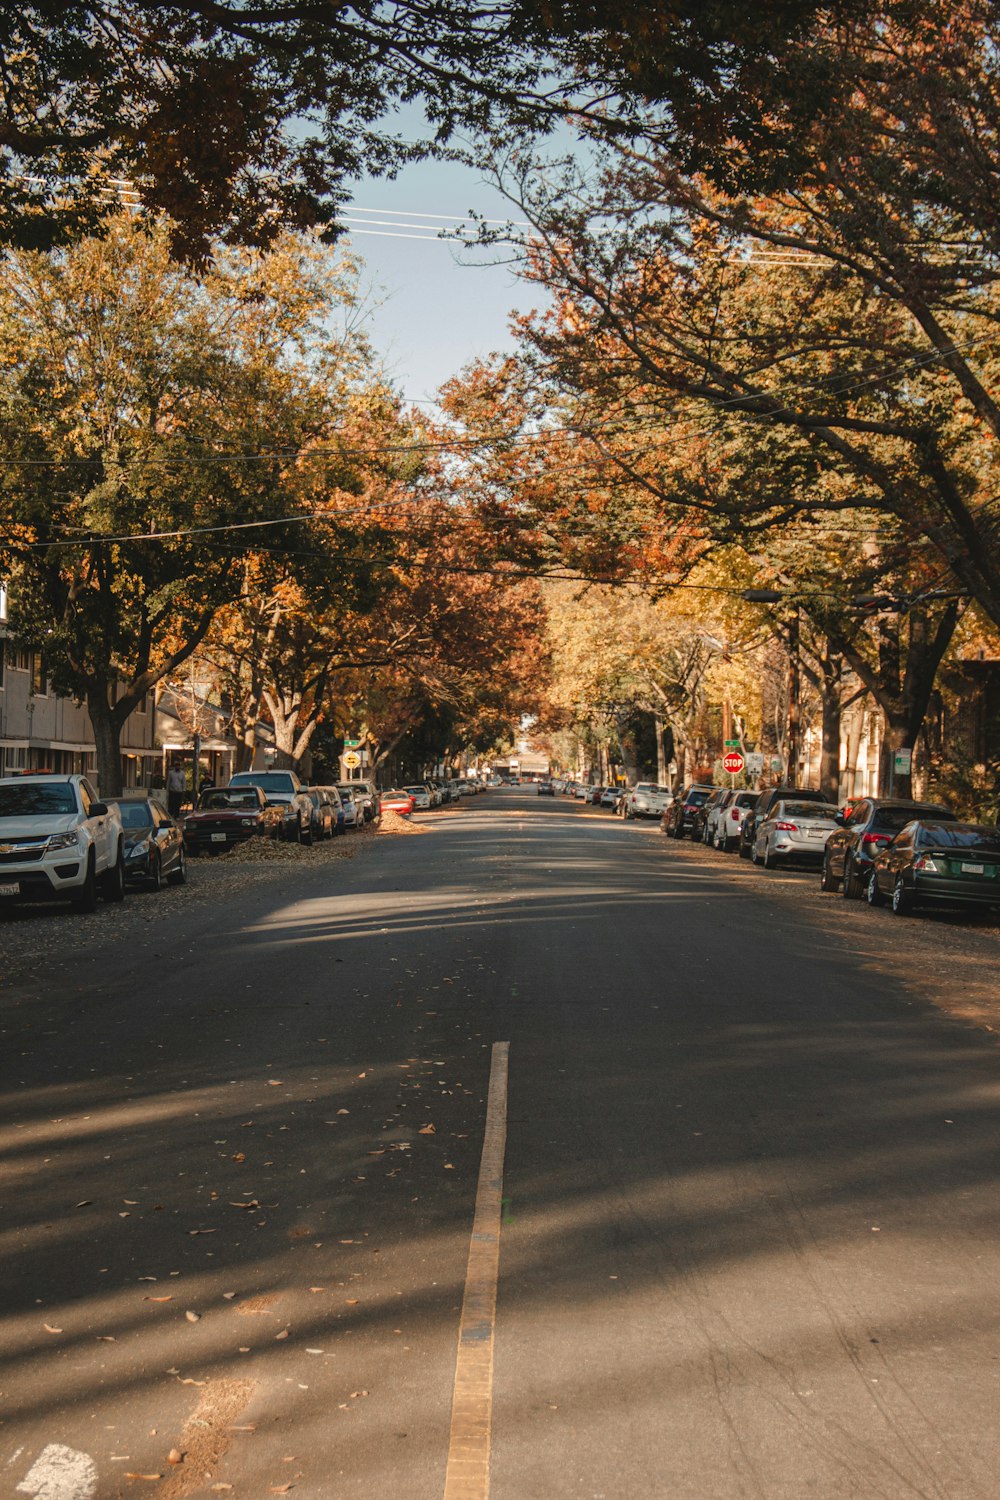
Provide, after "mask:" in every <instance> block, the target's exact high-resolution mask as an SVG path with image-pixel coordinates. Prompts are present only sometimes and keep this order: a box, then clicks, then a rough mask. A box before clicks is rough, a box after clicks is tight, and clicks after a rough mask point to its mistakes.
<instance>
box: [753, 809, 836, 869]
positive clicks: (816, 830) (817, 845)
mask: <svg viewBox="0 0 1000 1500" xmlns="http://www.w3.org/2000/svg"><path fill="white" fill-rule="evenodd" d="M836 816H837V809H836V808H835V807H834V806H832V804H829V803H825V802H796V801H794V800H793V799H792V798H789V800H788V801H787V802H776V803H775V804H774V806H773V807H772V808H771V811H770V812H769V813H768V815H767V817H766V818H765V819H764V820H763V822H761V823H760V824H759V825H758V826H757V828H756V830H755V831H754V840H753V846H752V848H751V852H750V858H751V859H752V860H753V863H754V864H755V865H759V864H763V866H764V868H765V870H773V869H774V867H775V865H777V864H778V863H779V862H782V863H783V862H784V861H786V860H790V859H815V860H821V859H822V858H823V850H824V849H825V848H826V841H827V839H828V838H829V837H830V835H831V833H833V831H834V829H835V828H836V827H837V826H838V824H837V822H836Z"/></svg>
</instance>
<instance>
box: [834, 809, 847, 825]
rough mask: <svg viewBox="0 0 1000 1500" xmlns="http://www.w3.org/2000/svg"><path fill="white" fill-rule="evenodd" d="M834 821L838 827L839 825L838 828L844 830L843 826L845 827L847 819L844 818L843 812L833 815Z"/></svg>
mask: <svg viewBox="0 0 1000 1500" xmlns="http://www.w3.org/2000/svg"><path fill="white" fill-rule="evenodd" d="M833 821H834V822H835V823H836V825H837V827H838V828H843V826H844V824H845V822H846V821H847V819H846V818H845V817H844V814H843V813H842V812H838V813H834V815H833Z"/></svg>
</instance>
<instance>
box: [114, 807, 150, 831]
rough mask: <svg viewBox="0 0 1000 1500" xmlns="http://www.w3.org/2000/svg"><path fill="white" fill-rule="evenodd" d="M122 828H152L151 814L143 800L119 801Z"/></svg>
mask: <svg viewBox="0 0 1000 1500" xmlns="http://www.w3.org/2000/svg"><path fill="white" fill-rule="evenodd" d="M118 811H119V812H120V813H121V815H122V827H123V828H152V826H153V814H152V813H151V812H150V810H149V808H148V807H147V806H146V804H145V802H119V804H118Z"/></svg>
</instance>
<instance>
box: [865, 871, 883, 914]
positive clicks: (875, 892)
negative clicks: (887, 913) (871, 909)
mask: <svg viewBox="0 0 1000 1500" xmlns="http://www.w3.org/2000/svg"><path fill="white" fill-rule="evenodd" d="M865 900H866V901H867V902H868V905H869V906H884V905H885V897H884V896H883V894H882V892H881V891H880V890H879V886H878V881H877V880H876V879H875V871H874V870H872V872H871V874H870V875H869V876H868V884H867V885H866V886H865Z"/></svg>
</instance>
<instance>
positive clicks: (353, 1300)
mask: <svg viewBox="0 0 1000 1500" xmlns="http://www.w3.org/2000/svg"><path fill="white" fill-rule="evenodd" d="M346 1301H347V1305H348V1307H357V1305H358V1299H357V1297H348V1298H347V1299H346Z"/></svg>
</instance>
